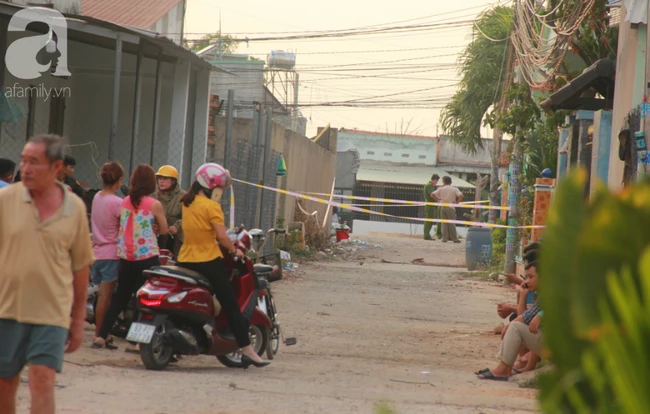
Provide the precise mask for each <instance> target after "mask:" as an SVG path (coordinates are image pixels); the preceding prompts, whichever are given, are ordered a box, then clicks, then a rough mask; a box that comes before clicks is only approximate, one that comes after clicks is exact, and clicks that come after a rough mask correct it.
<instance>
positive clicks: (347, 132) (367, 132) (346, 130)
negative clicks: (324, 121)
mask: <svg viewBox="0 0 650 414" xmlns="http://www.w3.org/2000/svg"><path fill="white" fill-rule="evenodd" d="M342 132H343V133H346V134H357V135H377V136H382V137H391V138H415V139H424V140H428V141H435V140H437V139H438V137H428V136H423V135H411V134H390V133H384V132H377V131H364V130H361V129H347V128H341V129H339V133H342Z"/></svg>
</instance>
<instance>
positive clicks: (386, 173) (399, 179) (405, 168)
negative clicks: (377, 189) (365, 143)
mask: <svg viewBox="0 0 650 414" xmlns="http://www.w3.org/2000/svg"><path fill="white" fill-rule="evenodd" d="M433 174H438V175H439V176H440V178H442V177H443V176H445V175H448V176H450V177H451V179H452V185H453V186H454V187H459V188H475V186H474V185H473V184H470V183H468V182H467V181H465V180H462V179H460V178H458V177H456V176H454V175H452V174H449V173H448V172H446V171H444V170H441V169H439V168H436V167H428V166H426V165H398V164H389V163H374V162H366V161H362V162H361V167H359V172H357V181H370V182H379V183H391V184H412V185H413V184H415V185H424V184H425V183H426V182H427V181H429V180H431V176H432V175H433Z"/></svg>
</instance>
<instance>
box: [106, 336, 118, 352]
mask: <svg viewBox="0 0 650 414" xmlns="http://www.w3.org/2000/svg"><path fill="white" fill-rule="evenodd" d="M105 347H106V349H110V350H111V351H114V350H116V349H117V345H115V342H113V338H110V339H108V340H106V345H105Z"/></svg>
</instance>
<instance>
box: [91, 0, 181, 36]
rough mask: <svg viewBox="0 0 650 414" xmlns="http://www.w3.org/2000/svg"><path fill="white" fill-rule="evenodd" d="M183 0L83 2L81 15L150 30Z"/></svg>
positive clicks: (100, 0) (104, 0)
mask: <svg viewBox="0 0 650 414" xmlns="http://www.w3.org/2000/svg"><path fill="white" fill-rule="evenodd" d="M182 1H183V0H137V1H134V0H82V1H81V14H83V15H84V16H89V17H94V18H95V19H100V20H106V21H108V22H111V23H116V24H119V25H122V26H132V27H137V28H139V29H150V28H151V27H152V26H153V25H154V24H155V23H156V22H157V21H158V20H160V19H162V18H163V17H165V15H166V14H167V13H169V11H170V10H171V9H173V8H174V7H175V6H176V5H177V4H178V3H181V2H182Z"/></svg>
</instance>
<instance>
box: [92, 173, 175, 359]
mask: <svg viewBox="0 0 650 414" xmlns="http://www.w3.org/2000/svg"><path fill="white" fill-rule="evenodd" d="M155 190H156V174H155V172H154V170H153V168H151V166H149V165H138V166H137V167H136V169H135V171H134V172H133V175H132V177H131V187H130V189H129V195H128V196H127V197H126V198H125V199H124V200H123V201H122V209H121V214H120V230H119V235H118V239H117V256H118V257H119V258H120V264H119V270H118V280H117V292H116V293H115V294H114V295H113V296H112V297H111V302H110V305H109V306H108V310H107V311H106V315H105V316H104V320H103V321H102V323H101V327H100V329H99V334H98V335H97V338H96V339H95V341H94V342H93V347H94V348H103V347H105V346H106V339H107V338H108V335H109V333H110V331H111V328H112V327H113V324H114V323H115V320H116V319H117V317H118V316H119V314H120V312H122V311H123V310H124V309H126V307H127V305H128V304H129V301H130V300H131V297H132V296H133V295H134V294H135V292H136V291H137V290H138V289H140V287H142V285H143V284H144V282H145V281H146V279H145V277H144V275H143V272H144V271H145V270H147V269H149V268H151V267H153V266H159V265H160V258H159V249H158V241H157V240H156V234H155V232H154V227H156V228H158V229H159V230H158V232H159V234H167V219H165V213H164V211H163V207H162V204H160V201H158V200H156V199H154V198H153V197H149V194H152V193H153V192H154V191H155ZM134 319H136V316H134ZM136 349H137V348H135V347H134V349H127V350H132V351H134V350H136Z"/></svg>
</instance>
